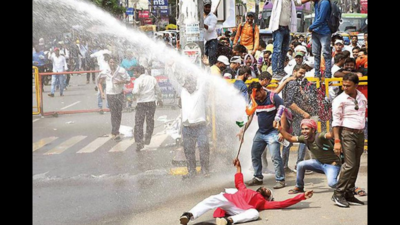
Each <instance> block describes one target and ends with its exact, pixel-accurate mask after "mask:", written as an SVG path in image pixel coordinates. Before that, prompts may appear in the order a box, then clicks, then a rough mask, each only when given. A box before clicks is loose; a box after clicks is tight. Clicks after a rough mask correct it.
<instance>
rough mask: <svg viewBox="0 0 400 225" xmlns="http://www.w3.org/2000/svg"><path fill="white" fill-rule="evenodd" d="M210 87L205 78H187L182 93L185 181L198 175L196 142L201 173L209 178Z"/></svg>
mask: <svg viewBox="0 0 400 225" xmlns="http://www.w3.org/2000/svg"><path fill="white" fill-rule="evenodd" d="M207 87H208V85H206V82H205V80H204V78H203V77H198V78H197V77H194V76H190V75H189V76H187V77H186V78H185V80H184V83H183V88H182V91H181V101H182V125H183V128H182V140H183V151H184V153H185V157H186V162H187V169H188V174H187V175H184V176H183V179H191V178H193V177H194V176H195V175H196V156H195V151H196V142H197V145H198V148H199V153H200V154H199V155H200V165H201V173H202V174H203V175H204V176H205V177H208V176H209V157H210V147H209V143H208V134H207V124H206V100H207V96H208V89H207Z"/></svg>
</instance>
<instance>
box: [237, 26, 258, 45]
mask: <svg viewBox="0 0 400 225" xmlns="http://www.w3.org/2000/svg"><path fill="white" fill-rule="evenodd" d="M245 24H246V22H243V23H241V24H240V33H239V40H238V42H237V44H240V36H241V35H242V29H243V27H244V25H245ZM252 26H253V47H254V32H255V27H256V24H255V23H254V22H253V24H252Z"/></svg>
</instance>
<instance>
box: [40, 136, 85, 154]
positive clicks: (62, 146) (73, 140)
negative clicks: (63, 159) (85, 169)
mask: <svg viewBox="0 0 400 225" xmlns="http://www.w3.org/2000/svg"><path fill="white" fill-rule="evenodd" d="M86 137H87V136H75V137H72V138H70V139H68V140H66V141H64V142H63V143H61V144H59V145H58V146H57V147H55V148H53V149H51V150H50V151H48V152H46V153H44V154H43V155H53V154H60V153H62V152H64V151H65V150H67V149H68V148H70V147H72V146H73V145H75V144H76V143H78V142H80V141H82V140H83V139H85V138H86Z"/></svg>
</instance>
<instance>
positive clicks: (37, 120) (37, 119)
mask: <svg viewBox="0 0 400 225" xmlns="http://www.w3.org/2000/svg"><path fill="white" fill-rule="evenodd" d="M38 120H40V119H34V120H33V121H32V123H34V122H36V121H38Z"/></svg>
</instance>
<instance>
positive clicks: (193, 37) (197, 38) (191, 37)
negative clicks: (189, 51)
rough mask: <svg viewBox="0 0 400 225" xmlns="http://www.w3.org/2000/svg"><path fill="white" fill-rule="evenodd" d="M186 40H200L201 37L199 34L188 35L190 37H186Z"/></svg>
mask: <svg viewBox="0 0 400 225" xmlns="http://www.w3.org/2000/svg"><path fill="white" fill-rule="evenodd" d="M186 41H187V42H189V41H200V39H199V36H197V35H196V36H188V37H186Z"/></svg>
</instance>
